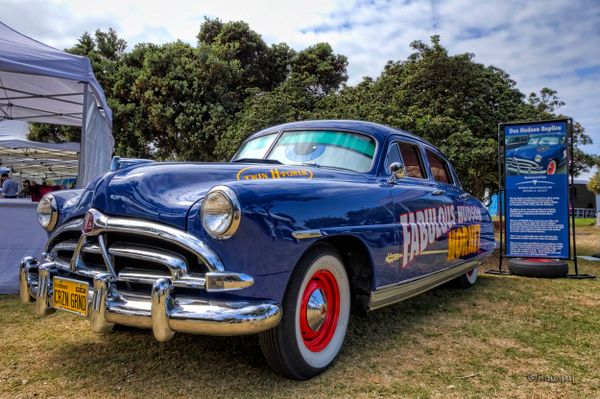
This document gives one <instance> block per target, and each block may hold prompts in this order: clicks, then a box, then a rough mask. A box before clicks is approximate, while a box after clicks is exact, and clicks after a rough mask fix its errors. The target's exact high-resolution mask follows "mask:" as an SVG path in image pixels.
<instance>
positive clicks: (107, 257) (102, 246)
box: [83, 234, 117, 277]
mask: <svg viewBox="0 0 600 399" xmlns="http://www.w3.org/2000/svg"><path fill="white" fill-rule="evenodd" d="M98 244H99V245H98V246H96V245H91V246H90V247H91V249H92V250H93V251H96V248H97V249H99V250H100V253H101V254H102V259H103V260H104V265H105V266H106V268H107V269H108V271H109V272H110V274H112V276H113V277H116V276H117V272H116V271H115V264H114V262H113V257H112V256H111V254H110V253H109V251H108V249H107V246H106V239H105V238H104V234H99V235H98ZM85 249H86V247H85V246H84V247H83V250H84V251H85Z"/></svg>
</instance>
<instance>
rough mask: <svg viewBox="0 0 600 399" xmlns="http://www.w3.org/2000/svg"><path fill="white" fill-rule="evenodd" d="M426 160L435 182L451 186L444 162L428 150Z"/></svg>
mask: <svg viewBox="0 0 600 399" xmlns="http://www.w3.org/2000/svg"><path fill="white" fill-rule="evenodd" d="M427 160H428V161H429V167H430V169H431V174H432V176H433V178H434V179H435V181H438V182H440V183H446V184H452V178H451V177H450V171H449V169H448V164H447V163H446V161H444V160H443V159H442V158H440V157H438V156H437V155H435V154H434V153H433V152H431V151H429V150H427Z"/></svg>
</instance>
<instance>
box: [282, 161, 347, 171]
mask: <svg viewBox="0 0 600 399" xmlns="http://www.w3.org/2000/svg"><path fill="white" fill-rule="evenodd" d="M292 165H302V166H312V167H315V168H323V169H336V170H348V171H350V172H356V171H355V170H354V169H348V168H343V167H341V166H330V165H321V164H318V163H316V162H301V163H295V164H292Z"/></svg>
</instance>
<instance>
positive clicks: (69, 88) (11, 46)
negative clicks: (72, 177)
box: [0, 22, 114, 186]
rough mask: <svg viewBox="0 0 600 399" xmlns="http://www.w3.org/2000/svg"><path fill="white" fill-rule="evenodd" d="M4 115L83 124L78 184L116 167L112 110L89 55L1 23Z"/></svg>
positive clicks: (1, 111)
mask: <svg viewBox="0 0 600 399" xmlns="http://www.w3.org/2000/svg"><path fill="white" fill-rule="evenodd" d="M0 119H14V120H23V121H30V122H42V123H50V124H57V125H68V126H80V127H81V149H80V152H79V170H78V179H77V185H78V186H84V185H85V184H86V183H87V182H88V181H90V180H91V179H92V178H94V177H95V176H96V175H98V174H100V173H103V172H105V171H106V170H108V169H109V167H110V159H111V156H112V152H113V148H114V140H113V136H112V134H111V125H112V113H111V110H110V108H109V107H108V105H107V103H106V99H105V96H104V92H103V90H102V88H101V87H100V85H99V84H98V81H97V80H96V78H95V77H94V73H93V71H92V67H91V64H90V61H89V60H88V59H87V58H86V57H81V56H77V55H73V54H68V53H65V52H63V51H60V50H57V49H54V48H52V47H49V46H46V45H45V44H43V43H40V42H38V41H36V40H34V39H31V38H29V37H27V36H25V35H22V34H20V33H19V32H17V31H15V30H13V29H11V28H9V27H8V26H6V25H4V24H3V23H2V22H0Z"/></svg>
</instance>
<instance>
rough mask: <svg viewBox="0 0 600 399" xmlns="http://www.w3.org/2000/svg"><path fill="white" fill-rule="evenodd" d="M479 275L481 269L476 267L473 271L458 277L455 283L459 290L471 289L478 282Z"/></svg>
mask: <svg viewBox="0 0 600 399" xmlns="http://www.w3.org/2000/svg"><path fill="white" fill-rule="evenodd" d="M478 274H479V268H478V267H476V268H474V269H472V270H469V271H468V272H466V273H465V274H463V275H462V276H460V277H457V278H455V279H454V280H453V283H454V285H455V286H456V287H458V288H471V287H472V286H474V285H475V282H477V275H478Z"/></svg>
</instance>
